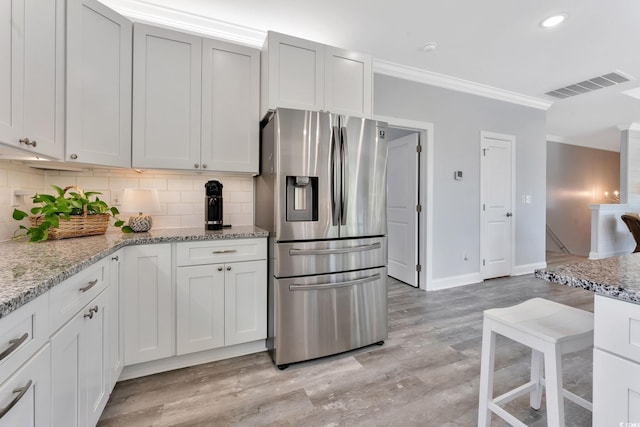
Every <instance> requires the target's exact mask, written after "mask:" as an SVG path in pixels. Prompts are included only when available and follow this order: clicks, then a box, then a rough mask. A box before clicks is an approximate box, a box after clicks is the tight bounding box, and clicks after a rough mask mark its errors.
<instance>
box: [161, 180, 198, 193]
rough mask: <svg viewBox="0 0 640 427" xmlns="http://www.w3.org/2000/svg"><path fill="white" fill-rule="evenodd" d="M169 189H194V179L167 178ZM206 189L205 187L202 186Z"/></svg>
mask: <svg viewBox="0 0 640 427" xmlns="http://www.w3.org/2000/svg"><path fill="white" fill-rule="evenodd" d="M167 190H170V191H171V190H172V191H192V190H193V180H190V179H180V178H169V179H168V180H167ZM202 191H204V187H203V188H202Z"/></svg>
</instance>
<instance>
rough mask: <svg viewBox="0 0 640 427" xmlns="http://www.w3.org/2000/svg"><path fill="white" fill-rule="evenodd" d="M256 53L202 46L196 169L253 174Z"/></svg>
mask: <svg viewBox="0 0 640 427" xmlns="http://www.w3.org/2000/svg"><path fill="white" fill-rule="evenodd" d="M259 97H260V52H259V51H258V50H256V49H251V48H247V47H243V46H237V45H233V44H230V43H225V42H221V41H216V40H209V39H203V41H202V148H201V163H202V168H205V169H210V170H215V171H223V172H252V173H258V154H259V146H258V144H259V139H260V116H259V111H258V99H259Z"/></svg>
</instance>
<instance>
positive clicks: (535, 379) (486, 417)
mask: <svg viewBox="0 0 640 427" xmlns="http://www.w3.org/2000/svg"><path fill="white" fill-rule="evenodd" d="M496 334H500V335H503V336H505V337H507V338H510V339H512V340H514V341H517V342H519V343H521V344H524V345H526V346H528V347H530V348H531V381H529V382H528V383H526V384H524V385H522V386H520V387H518V388H515V389H513V390H511V391H509V392H507V393H505V394H503V395H501V396H498V397H496V398H494V397H493V370H494V364H495V354H496V353H495V347H496ZM592 346H593V313H589V312H587V311H584V310H580V309H577V308H574V307H569V306H566V305H563V304H559V303H557V302H553V301H549V300H546V299H543V298H533V299H530V300H528V301H525V302H523V303H521V304H517V305H514V306H512V307H505V308H494V309H491V310H485V312H484V323H483V332H482V361H481V365H480V402H479V409H478V426H489V425H490V424H491V412H494V413H495V414H496V415H498V416H499V417H500V418H502V419H503V420H505V421H507V422H508V423H509V424H511V425H512V426H524V427H526V425H525V424H524V423H523V422H521V421H520V420H518V419H517V418H516V417H514V416H513V415H511V414H510V413H508V412H507V411H505V410H504V409H502V408H501V407H500V406H501V405H504V404H505V403H507V402H510V401H511V400H513V399H515V398H517V397H520V396H523V395H526V394H529V395H530V397H529V403H530V405H531V407H532V408H533V409H536V410H537V409H540V404H541V401H542V386H545V388H546V396H547V404H546V405H547V425H548V426H564V401H563V397H566V398H567V399H569V400H571V401H573V402H575V403H577V404H578V405H580V406H582V407H583V408H585V409H588V410H590V411H592V410H593V409H592V405H591V402H588V401H587V400H585V399H583V398H581V397H580V396H577V395H575V394H573V393H571V392H569V391H567V390H565V389H564V388H563V387H562V355H563V354H567V353H572V352H574V351H580V350H584V349H586V348H589V347H592ZM543 360H544V371H545V373H546V375H545V377H543V369H542V365H543V363H542V362H543Z"/></svg>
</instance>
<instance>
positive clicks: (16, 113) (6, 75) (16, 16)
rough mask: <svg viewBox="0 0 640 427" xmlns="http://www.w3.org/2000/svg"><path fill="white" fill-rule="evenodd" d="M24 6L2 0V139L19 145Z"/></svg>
mask: <svg viewBox="0 0 640 427" xmlns="http://www.w3.org/2000/svg"><path fill="white" fill-rule="evenodd" d="M24 9H25V4H24V1H22V0H0V19H2V21H1V24H2V25H0V58H2V60H1V61H0V142H3V143H5V144H8V145H13V146H16V147H17V146H20V143H19V142H18V140H19V139H20V138H22V129H23V114H22V111H23V107H22V105H23V102H24V99H23V93H22V88H23V86H24V83H23V82H24Z"/></svg>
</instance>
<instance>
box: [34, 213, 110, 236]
mask: <svg viewBox="0 0 640 427" xmlns="http://www.w3.org/2000/svg"><path fill="white" fill-rule="evenodd" d="M110 218H111V215H109V214H96V215H86V214H85V215H71V216H70V217H69V221H65V220H62V219H61V220H60V225H59V226H58V228H54V227H49V240H57V239H68V238H71V237H82V236H95V235H98V234H104V233H106V231H107V228H108V227H109V219H110ZM29 220H30V221H31V226H32V227H37V226H38V225H40V224H42V222H43V221H44V218H42V217H33V216H32V217H29Z"/></svg>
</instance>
